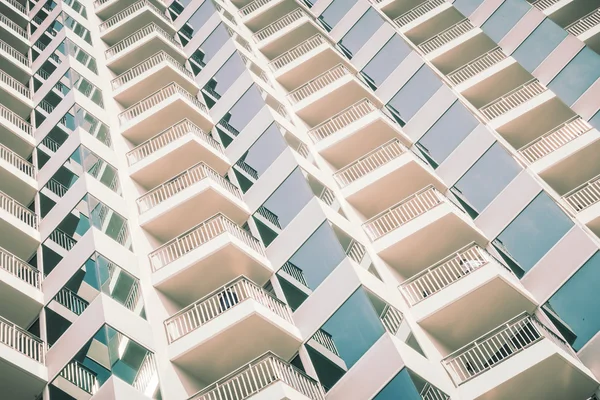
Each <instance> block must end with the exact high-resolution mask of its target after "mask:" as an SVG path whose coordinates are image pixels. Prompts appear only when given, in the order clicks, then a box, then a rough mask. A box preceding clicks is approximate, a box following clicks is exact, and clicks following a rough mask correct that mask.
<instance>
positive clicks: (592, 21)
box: [565, 8, 600, 36]
mask: <svg viewBox="0 0 600 400" xmlns="http://www.w3.org/2000/svg"><path fill="white" fill-rule="evenodd" d="M598 25H600V8H597V9H595V10H594V11H592V12H591V13H589V14H587V15H585V16H583V17H581V18H579V19H578V20H577V21H575V22H573V23H572V24H570V25H569V26H567V27H566V28H565V30H566V31H567V32H569V33H570V34H571V35H573V36H579V35H581V34H582V33H585V32H587V31H588V30H590V29H592V28H594V27H595V26H598Z"/></svg>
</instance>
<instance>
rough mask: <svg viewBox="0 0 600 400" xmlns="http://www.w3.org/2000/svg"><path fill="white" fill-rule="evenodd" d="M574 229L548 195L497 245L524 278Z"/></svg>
mask: <svg viewBox="0 0 600 400" xmlns="http://www.w3.org/2000/svg"><path fill="white" fill-rule="evenodd" d="M572 226H573V221H571V219H570V218H569V217H568V216H567V215H566V214H565V213H564V212H563V211H562V210H561V209H560V207H559V206H558V205H557V204H556V203H555V202H554V201H553V200H552V199H551V198H550V196H548V195H547V194H546V193H544V192H542V193H540V194H539V195H538V196H537V197H536V198H535V199H534V200H533V201H532V202H531V203H529V205H528V206H527V207H525V209H524V210H523V211H522V212H521V213H520V214H519V215H518V216H517V217H516V218H515V219H514V220H513V221H512V222H511V223H510V224H509V225H508V226H507V227H506V228H505V229H504V230H503V231H502V233H500V235H498V237H497V238H496V240H495V241H494V244H495V245H496V247H497V248H498V249H499V250H500V251H501V252H502V253H504V254H505V255H507V256H508V257H509V260H510V261H511V262H512V264H516V267H518V268H520V270H521V271H518V270H517V271H515V272H516V273H517V274H518V275H524V274H525V273H527V271H529V270H530V269H531V268H532V267H533V266H534V265H535V264H536V263H537V262H538V261H539V260H540V259H541V258H542V257H543V256H544V255H545V254H546V253H547V252H548V250H550V249H551V248H552V247H553V246H554V245H555V244H556V243H557V242H558V241H559V240H560V239H561V238H562V237H563V236H564V235H565V234H566V233H567V232H568V231H569V230H570V229H571V227H572Z"/></svg>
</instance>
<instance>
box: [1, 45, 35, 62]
mask: <svg viewBox="0 0 600 400" xmlns="http://www.w3.org/2000/svg"><path fill="white" fill-rule="evenodd" d="M0 50H2V51H5V52H7V53H8V54H9V55H10V56H11V57H13V58H14V59H16V60H18V61H19V62H20V63H21V64H23V65H25V66H27V67H29V66H30V63H29V58H28V57H27V56H25V55H24V54H23V53H21V52H20V51H18V50H17V49H15V48H14V47H12V46H11V45H9V44H8V43H6V42H5V41H3V40H0Z"/></svg>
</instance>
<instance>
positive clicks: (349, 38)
mask: <svg viewBox="0 0 600 400" xmlns="http://www.w3.org/2000/svg"><path fill="white" fill-rule="evenodd" d="M381 25H383V18H381V16H380V15H379V13H378V12H377V11H375V9H373V8H369V10H368V11H367V12H366V13H364V14H363V15H362V17H360V19H359V20H358V22H357V23H356V24H354V26H353V27H352V28H350V30H349V31H348V32H347V33H346V34H345V35H344V37H343V38H342V40H340V42H339V46H340V48H341V49H342V51H343V52H344V53H345V54H346V56H347V57H348V58H352V57H353V56H354V55H355V54H356V53H358V51H359V50H360V49H362V47H363V46H364V45H365V44H366V43H367V42H368V41H369V39H371V36H373V35H374V34H375V32H377V30H378V29H379V28H380V27H381Z"/></svg>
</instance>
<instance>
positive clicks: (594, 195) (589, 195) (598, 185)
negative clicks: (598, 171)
mask: <svg viewBox="0 0 600 400" xmlns="http://www.w3.org/2000/svg"><path fill="white" fill-rule="evenodd" d="M563 198H564V199H565V201H566V202H567V203H568V204H569V205H570V206H571V208H573V210H574V211H575V212H580V211H583V210H585V209H586V208H588V207H590V206H593V205H594V204H596V203H598V202H599V201H600V176H597V177H595V178H592V179H590V180H589V181H587V182H586V183H584V184H583V185H581V186H579V187H576V188H575V189H573V190H571V191H570V192H569V193H567V194H565V195H564V196H563Z"/></svg>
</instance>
